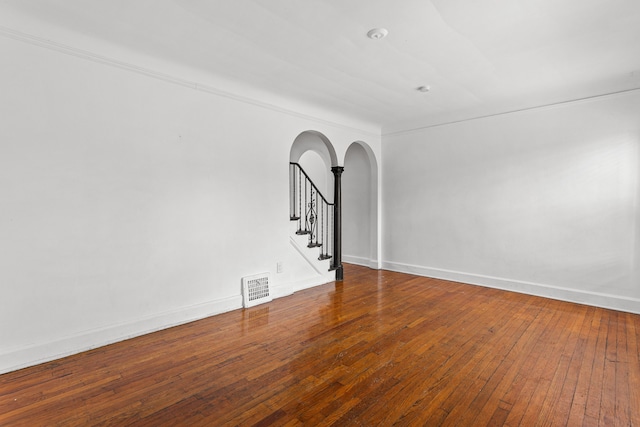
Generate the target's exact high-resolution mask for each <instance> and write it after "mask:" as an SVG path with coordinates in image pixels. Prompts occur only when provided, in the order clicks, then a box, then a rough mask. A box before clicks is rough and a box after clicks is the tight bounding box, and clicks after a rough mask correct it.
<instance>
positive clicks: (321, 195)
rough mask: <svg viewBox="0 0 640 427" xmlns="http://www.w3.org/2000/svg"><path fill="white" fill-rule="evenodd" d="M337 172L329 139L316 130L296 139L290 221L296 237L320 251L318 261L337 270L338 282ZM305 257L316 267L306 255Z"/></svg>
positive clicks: (291, 170) (291, 159)
mask: <svg viewBox="0 0 640 427" xmlns="http://www.w3.org/2000/svg"><path fill="white" fill-rule="evenodd" d="M334 169H336V170H340V171H342V167H338V166H337V156H336V153H335V149H334V147H333V145H332V144H331V142H329V140H328V138H326V137H325V136H324V135H323V134H321V133H320V132H317V131H305V132H302V133H301V134H299V135H298V136H297V137H296V139H295V140H294V142H293V144H292V146H291V151H290V153H289V194H290V202H289V207H290V209H289V212H290V220H292V221H296V222H297V224H298V227H297V231H296V233H295V234H296V235H298V236H306V237H308V243H307V245H306V246H307V248H310V249H313V248H318V249H319V251H320V253H319V256H317V255H316V256H317V260H318V261H321V262H322V261H327V260H330V267H329V271H334V270H335V272H336V274H335V279H336V280H342V277H343V276H342V274H343V273H342V262H341V248H342V243H341V242H342V239H341V237H340V236H341V234H340V230H341V227H340V225H341V217H342V216H341V213H340V208H339V206H340V205H339V203H334V198H335V197H338V196H335V194H336V193H335V192H336V190H335V189H336V188H339V187H340V186H339V184H340V181H339V176H340V175H339V174H338V175H336V172H335V171H334ZM334 176H338V178H337V179H336V178H334ZM337 194H339V192H338V193H337ZM334 196H335V197H334ZM337 200H338V201H339V200H340V198H339V197H338V198H337ZM299 252H300V253H301V254H303V251H299ZM303 256H304V257H305V258H307V261H309V262H310V263H311V264H312V265H313V264H314V261H312V260H311V259H310V258H309V257H308V256H307V255H306V253H305V254H303ZM314 268H315V267H314ZM317 271H319V270H317Z"/></svg>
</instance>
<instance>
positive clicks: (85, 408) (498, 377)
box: [0, 265, 640, 427]
mask: <svg viewBox="0 0 640 427" xmlns="http://www.w3.org/2000/svg"><path fill="white" fill-rule="evenodd" d="M345 267H346V268H345V280H344V282H342V283H331V284H327V285H323V286H319V287H316V288H312V289H309V290H306V291H302V292H299V293H296V294H294V295H292V296H289V297H285V298H281V299H278V300H275V301H273V302H271V303H268V304H264V305H261V306H257V307H253V308H250V309H245V310H237V311H233V312H230V313H225V314H221V315H218V316H214V317H211V318H208V319H204V320H201V321H197V322H193V323H189V324H186V325H182V326H179V327H175V328H171V329H168V330H164V331H160V332H156V333H153V334H149V335H145V336H142V337H138V338H135V339H131V340H128V341H124V342H120V343H117V344H113V345H110V346H106V347H102V348H99V349H95V350H92V351H88V352H85V353H82V354H78V355H75V356H71V357H67V358H65V359H61V360H58V361H55V362H51V363H46V364H43V365H39V366H35V367H31V368H27V369H23V370H20V371H16V372H12V373H8V374H5V375H1V376H0V426H30V427H32V426H58V425H60V426H107V425H118V426H128V425H134V426H222V425H229V426H235V425H240V426H251V425H256V426H268V425H278V426H300V425H305V426H323V425H336V426H350V425H353V426H359V425H362V426H388V425H400V426H422V425H426V426H440V425H442V426H485V425H509V426H518V425H521V426H537V425H544V426H565V425H568V426H596V425H599V426H640V361H639V354H640V347H639V346H640V316H638V315H634V314H629V313H623V312H617V311H612V310H605V309H600V308H594V307H588V306H582V305H578V304H571V303H566V302H560V301H554V300H549V299H544V298H538V297H533V296H528V295H521V294H516V293H511V292H504V291H499V290H495V289H488V288H483V287H478V286H470V285H464V284H459V283H454V282H447V281H442V280H435V279H428V278H423V277H416V276H411V275H407V274H400V273H393V272H388V271H375V270H370V269H367V268H363V267H357V266H351V265H347V266H345Z"/></svg>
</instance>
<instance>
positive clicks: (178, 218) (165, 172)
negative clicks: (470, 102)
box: [0, 37, 380, 372]
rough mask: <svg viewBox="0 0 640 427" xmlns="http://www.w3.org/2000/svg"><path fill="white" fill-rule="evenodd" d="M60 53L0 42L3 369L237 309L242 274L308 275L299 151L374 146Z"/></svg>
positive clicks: (295, 279)
mask: <svg viewBox="0 0 640 427" xmlns="http://www.w3.org/2000/svg"><path fill="white" fill-rule="evenodd" d="M40 45H43V46H44V47H43V46H40ZM64 51H66V50H65V49H61V51H58V47H57V46H56V45H55V44H51V45H49V44H48V42H43V41H39V42H38V43H25V42H23V41H18V40H14V39H12V38H7V37H0V54H1V55H2V58H3V66H2V67H0V93H2V96H1V97H0V117H2V126H1V127H0V182H1V183H2V185H1V186H0V287H1V291H2V292H1V293H2V298H0V372H4V371H8V370H12V369H16V368H19V367H22V366H27V365H30V364H34V363H37V362H39V361H44V360H49V359H52V358H55V357H58V356H61V355H65V354H70V353H73V352H77V351H81V350H84V349H88V348H92V347H95V346H98V345H101V344H105V343H108V342H113V341H116V340H120V339H123V338H126V337H129V336H134V335H138V334H141V333H144V332H148V331H151V330H156V329H160V328H163V327H167V326H170V325H173V324H177V323H181V322H185V321H187V320H191V319H195V318H199V317H204V316H207V315H211V314H214V313H218V312H221V311H226V310H230V309H234V308H238V307H240V305H241V288H240V279H241V277H242V276H246V275H251V274H255V273H261V272H265V271H269V272H271V273H272V279H273V283H274V286H275V287H276V291H277V293H278V294H279V295H282V294H286V293H288V292H291V291H293V290H295V289H298V288H299V287H300V286H298V285H299V284H302V285H304V286H308V285H309V284H310V283H313V282H314V280H315V277H316V276H315V275H316V273H315V272H314V271H313V269H312V268H310V267H309V266H308V265H307V264H306V262H304V261H303V260H302V259H301V257H300V256H299V254H298V253H297V252H296V251H295V250H294V248H292V247H291V244H290V242H289V234H290V221H289V219H288V209H289V208H288V206H289V202H288V167H287V163H288V159H289V151H290V148H291V144H292V143H293V141H294V139H295V138H296V136H298V135H299V134H300V133H301V132H303V131H306V130H317V131H319V132H322V133H323V134H324V135H326V136H327V137H328V138H329V139H330V140H331V141H332V143H333V144H335V145H336V146H337V147H339V149H341V150H342V151H344V150H346V146H347V145H348V144H349V143H350V142H351V141H353V140H356V139H365V140H368V141H370V143H371V144H372V145H373V146H374V147H378V149H379V143H380V139H379V137H378V138H377V140H376V138H375V137H374V138H373V140H372V137H371V134H370V133H368V132H364V131H359V130H357V129H354V128H353V127H350V126H348V125H349V123H348V122H347V121H346V120H345V123H347V125H345V126H342V125H333V124H331V123H329V122H326V121H323V120H321V119H318V120H314V119H312V118H305V117H304V116H302V115H297V114H289V113H287V112H286V111H282V110H281V109H278V108H273V109H269V108H265V107H264V105H262V106H261V104H257V105H255V104H252V103H249V102H243V101H241V100H237V99H233V97H224V96H218V95H215V94H212V93H208V92H205V91H202V90H198V86H197V85H193V87H189V86H190V85H188V84H182V83H180V82H179V84H175V81H173V80H172V79H164V78H160V79H158V78H151V77H150V76H149V75H148V74H149V73H146V72H145V71H144V69H142V71H141V72H132V71H131V70H134V71H135V70H137V68H136V66H135V64H134V66H131V67H130V66H122V64H119V63H117V62H113V63H108V61H107V63H106V64H105V63H104V61H94V60H87V59H91V57H89V58H86V57H83V54H78V55H77V54H76V53H77V52H75V51H74V52H73V53H72V54H71V55H68V54H65V53H62V52H64ZM151 75H152V76H153V75H154V74H151ZM172 81H173V82H172ZM278 261H282V262H283V266H284V272H283V273H282V274H275V266H276V263H277V262H278ZM302 285H301V286H302Z"/></svg>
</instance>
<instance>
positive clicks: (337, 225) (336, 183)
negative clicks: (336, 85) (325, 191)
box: [331, 166, 344, 280]
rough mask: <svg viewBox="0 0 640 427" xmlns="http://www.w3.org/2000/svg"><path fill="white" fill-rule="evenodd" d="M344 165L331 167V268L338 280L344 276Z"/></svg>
mask: <svg viewBox="0 0 640 427" xmlns="http://www.w3.org/2000/svg"><path fill="white" fill-rule="evenodd" d="M343 171H344V168H343V167H342V166H334V167H332V168H331V172H333V258H332V265H331V269H332V270H335V271H336V280H342V279H343V278H344V272H343V271H342V183H341V178H342V172H343Z"/></svg>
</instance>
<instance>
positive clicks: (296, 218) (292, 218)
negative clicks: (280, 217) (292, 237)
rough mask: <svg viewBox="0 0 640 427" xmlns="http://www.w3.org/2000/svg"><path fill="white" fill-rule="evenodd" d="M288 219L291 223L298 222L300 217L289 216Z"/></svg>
mask: <svg viewBox="0 0 640 427" xmlns="http://www.w3.org/2000/svg"><path fill="white" fill-rule="evenodd" d="M289 219H290V220H291V221H297V220H299V219H300V217H299V216H291V217H289Z"/></svg>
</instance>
